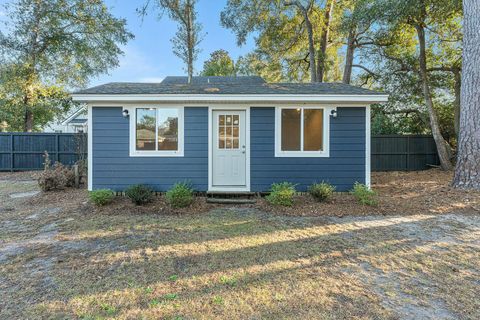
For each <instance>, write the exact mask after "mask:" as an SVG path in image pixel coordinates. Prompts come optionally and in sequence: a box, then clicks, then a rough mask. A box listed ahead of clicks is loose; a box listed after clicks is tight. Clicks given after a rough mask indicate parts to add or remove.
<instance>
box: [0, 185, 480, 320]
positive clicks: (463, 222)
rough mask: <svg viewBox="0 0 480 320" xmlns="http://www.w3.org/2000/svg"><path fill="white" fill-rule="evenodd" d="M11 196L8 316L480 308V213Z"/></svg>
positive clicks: (346, 315) (466, 312)
mask: <svg viewBox="0 0 480 320" xmlns="http://www.w3.org/2000/svg"><path fill="white" fill-rule="evenodd" d="M384 183H385V184H388V183H389V182H388V181H386V182H384ZM0 185H1V186H2V187H4V186H3V185H2V184H1V183H0ZM0 188H1V187H0ZM4 188H5V189H6V187H4ZM9 188H10V189H9V190H10V191H11V192H13V191H12V190H11V187H9ZM5 189H0V190H5ZM0 198H1V199H2V203H1V204H0V225H1V227H0V228H1V234H2V237H0V318H1V319H15V318H28V319H46V318H48V319H70V318H81V319H107V318H116V319H159V318H162V319H252V318H254V319H260V318H261V319H264V318H265V319H292V318H295V319H352V318H356V319H397V318H411V319H415V318H417V319H419V318H422V319H425V318H426V319H428V318H430V319H457V318H463V319H478V318H480V311H479V310H480V301H479V300H478V296H479V294H480V281H479V279H480V258H479V257H480V240H479V239H480V217H479V216H477V215H454V214H446V215H438V214H416V215H407V216H398V215H396V216H388V217H385V216H365V217H355V216H350V217H343V218H340V217H326V216H321V217H294V216H282V215H272V214H268V213H263V212H260V211H258V210H255V209H254V208H248V207H245V208H214V209H213V210H210V209H212V208H207V209H208V210H210V211H209V212H206V213H203V214H198V213H196V214H185V213H184V214H182V215H180V214H170V213H171V212H168V210H160V209H158V208H163V207H162V206H159V207H158V204H157V205H152V206H150V207H148V210H147V211H146V212H142V211H141V210H138V208H137V210H136V211H133V212H132V211H131V207H130V206H129V205H127V204H126V203H123V205H118V204H117V205H115V206H112V208H114V210H113V211H112V210H106V211H102V210H96V211H95V210H93V208H92V207H91V205H89V204H88V203H87V202H86V193H85V191H83V190H68V191H66V192H54V193H48V194H41V195H38V196H35V197H32V198H20V199H10V198H9V197H8V196H6V194H5V193H3V194H2V193H1V191H0ZM199 205H200V206H203V204H199ZM6 208H7V209H8V208H13V210H10V209H8V210H5V209H6ZM122 208H124V210H123V211H122ZM154 208H157V209H154ZM205 208H206V207H202V210H203V209H205ZM155 210H159V211H157V212H156V213H154V212H155Z"/></svg>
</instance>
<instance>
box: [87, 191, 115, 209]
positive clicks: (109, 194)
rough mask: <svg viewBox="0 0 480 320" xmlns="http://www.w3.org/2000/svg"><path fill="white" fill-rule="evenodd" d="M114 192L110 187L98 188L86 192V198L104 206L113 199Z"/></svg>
mask: <svg viewBox="0 0 480 320" xmlns="http://www.w3.org/2000/svg"><path fill="white" fill-rule="evenodd" d="M114 197H115V194H114V193H113V191H112V190H110V189H98V190H93V191H90V192H89V193H88V198H89V199H90V201H92V202H93V204H95V205H96V206H104V205H107V204H109V203H111V202H112V201H113V198H114Z"/></svg>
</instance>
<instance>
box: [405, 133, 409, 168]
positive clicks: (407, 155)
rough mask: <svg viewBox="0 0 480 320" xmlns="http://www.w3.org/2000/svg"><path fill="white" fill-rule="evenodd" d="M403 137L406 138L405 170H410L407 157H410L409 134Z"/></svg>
mask: <svg viewBox="0 0 480 320" xmlns="http://www.w3.org/2000/svg"><path fill="white" fill-rule="evenodd" d="M405 138H407V154H406V157H407V159H406V161H405V166H406V168H405V170H407V171H409V170H410V165H409V163H408V158H410V136H406V137H405Z"/></svg>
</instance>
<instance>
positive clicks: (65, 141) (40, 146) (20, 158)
mask: <svg viewBox="0 0 480 320" xmlns="http://www.w3.org/2000/svg"><path fill="white" fill-rule="evenodd" d="M45 151H46V152H48V154H49V156H50V160H52V162H55V161H59V162H61V163H63V164H66V165H72V164H74V163H75V162H76V161H78V160H79V159H86V158H87V135H86V134H84V133H17V132H14V133H0V171H24V170H38V169H43V163H44V162H45V157H44V154H45Z"/></svg>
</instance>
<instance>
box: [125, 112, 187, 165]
mask: <svg viewBox="0 0 480 320" xmlns="http://www.w3.org/2000/svg"><path fill="white" fill-rule="evenodd" d="M129 115H130V156H132V157H135V156H140V157H148V156H154V157H162V156H163V157H181V156H183V144H184V123H183V122H184V119H183V118H184V117H183V108H182V107H168V106H165V107H152V106H145V107H142V106H139V107H135V108H129Z"/></svg>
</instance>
